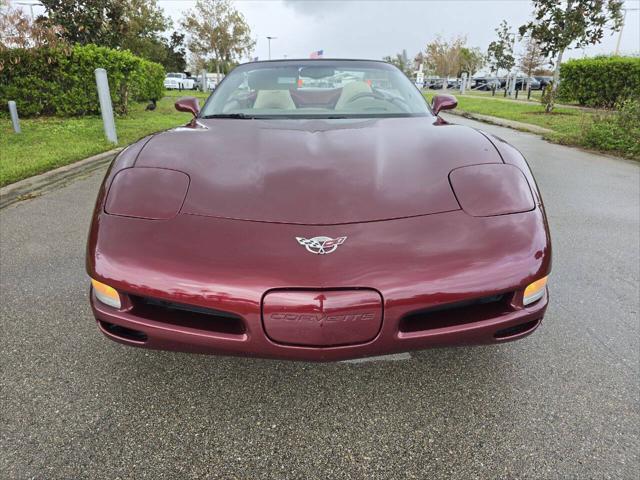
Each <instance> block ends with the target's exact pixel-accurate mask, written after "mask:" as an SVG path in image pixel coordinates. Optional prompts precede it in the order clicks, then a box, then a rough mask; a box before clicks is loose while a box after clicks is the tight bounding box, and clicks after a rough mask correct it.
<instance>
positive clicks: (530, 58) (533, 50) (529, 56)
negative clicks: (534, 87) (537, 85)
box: [519, 35, 548, 77]
mask: <svg viewBox="0 0 640 480" xmlns="http://www.w3.org/2000/svg"><path fill="white" fill-rule="evenodd" d="M526 38H527V43H526V45H525V51H524V53H523V54H522V55H520V63H519V67H520V70H522V71H523V72H524V73H525V74H526V75H527V77H530V76H531V75H533V73H534V72H535V71H536V70H539V69H540V68H541V67H543V66H544V65H546V64H547V63H548V62H547V59H546V57H545V56H544V55H542V49H541V47H540V43H538V41H537V40H536V39H535V38H533V37H532V36H531V35H528V36H527V37H526Z"/></svg>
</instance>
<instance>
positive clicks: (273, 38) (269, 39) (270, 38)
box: [267, 37, 278, 60]
mask: <svg viewBox="0 0 640 480" xmlns="http://www.w3.org/2000/svg"><path fill="white" fill-rule="evenodd" d="M277 38H278V37H267V40H268V41H269V60H271V40H276V39H277Z"/></svg>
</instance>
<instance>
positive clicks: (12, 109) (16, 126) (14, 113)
mask: <svg viewBox="0 0 640 480" xmlns="http://www.w3.org/2000/svg"><path fill="white" fill-rule="evenodd" d="M9 114H10V115H11V123H12V124H13V131H14V132H16V133H22V130H21V129H20V119H19V118H18V108H17V107H16V102H14V101H13V100H9Z"/></svg>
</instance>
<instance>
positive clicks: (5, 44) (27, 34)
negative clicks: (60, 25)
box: [0, 1, 64, 51]
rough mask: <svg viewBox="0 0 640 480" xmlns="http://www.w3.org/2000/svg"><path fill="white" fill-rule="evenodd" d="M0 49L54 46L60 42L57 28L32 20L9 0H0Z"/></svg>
mask: <svg viewBox="0 0 640 480" xmlns="http://www.w3.org/2000/svg"><path fill="white" fill-rule="evenodd" d="M0 7H2V8H3V9H4V10H3V11H2V13H1V14H0V51H1V50H4V49H8V48H40V47H45V46H49V47H54V46H56V45H59V44H60V43H64V42H61V41H60V37H59V33H60V32H59V29H57V28H51V27H50V26H48V25H46V24H45V23H44V22H42V21H41V20H34V19H33V18H31V17H29V16H28V15H26V14H25V13H24V12H23V11H22V10H20V9H17V8H14V7H13V6H12V5H11V2H4V1H0Z"/></svg>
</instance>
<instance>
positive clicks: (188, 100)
mask: <svg viewBox="0 0 640 480" xmlns="http://www.w3.org/2000/svg"><path fill="white" fill-rule="evenodd" d="M175 106H176V110H178V111H179V112H189V113H191V114H193V116H194V117H196V116H197V115H198V113H200V103H199V102H198V99H197V98H196V97H182V98H179V99H178V100H177V101H176V103H175Z"/></svg>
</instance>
